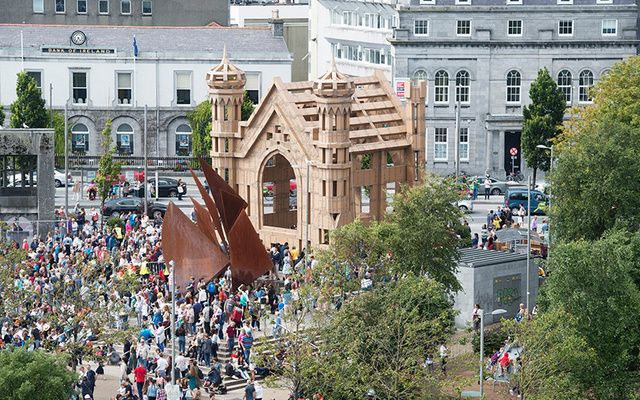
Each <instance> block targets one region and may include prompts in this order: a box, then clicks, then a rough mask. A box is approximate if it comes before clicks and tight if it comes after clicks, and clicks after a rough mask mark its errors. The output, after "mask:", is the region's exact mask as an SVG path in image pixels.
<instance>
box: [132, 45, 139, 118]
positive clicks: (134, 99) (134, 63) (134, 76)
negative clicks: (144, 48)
mask: <svg viewBox="0 0 640 400" xmlns="http://www.w3.org/2000/svg"><path fill="white" fill-rule="evenodd" d="M136 58H138V57H136V55H135V54H134V55H133V107H136V106H137V104H136V97H137V93H136V92H137V90H136V83H137V81H138V80H137V79H136Z"/></svg>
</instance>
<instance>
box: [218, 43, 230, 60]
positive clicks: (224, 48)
mask: <svg viewBox="0 0 640 400" xmlns="http://www.w3.org/2000/svg"><path fill="white" fill-rule="evenodd" d="M228 63H229V57H227V45H226V44H225V45H224V47H223V48H222V61H221V62H220V64H228Z"/></svg>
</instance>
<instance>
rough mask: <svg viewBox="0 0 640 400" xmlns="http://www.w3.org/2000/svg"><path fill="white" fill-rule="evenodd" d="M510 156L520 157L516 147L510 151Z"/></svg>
mask: <svg viewBox="0 0 640 400" xmlns="http://www.w3.org/2000/svg"><path fill="white" fill-rule="evenodd" d="M509 154H511V155H512V156H517V155H518V149H517V148H515V147H512V148H511V149H509Z"/></svg>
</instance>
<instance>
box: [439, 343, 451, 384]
mask: <svg viewBox="0 0 640 400" xmlns="http://www.w3.org/2000/svg"><path fill="white" fill-rule="evenodd" d="M448 353H449V349H447V346H445V345H444V343H442V344H441V345H440V369H441V370H442V373H443V374H444V375H445V376H446V375H447V357H449V354H448Z"/></svg>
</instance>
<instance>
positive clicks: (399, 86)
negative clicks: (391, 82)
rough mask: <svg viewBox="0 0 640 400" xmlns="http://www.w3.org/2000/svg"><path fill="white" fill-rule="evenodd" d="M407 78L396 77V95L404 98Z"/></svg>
mask: <svg viewBox="0 0 640 400" xmlns="http://www.w3.org/2000/svg"><path fill="white" fill-rule="evenodd" d="M407 81H408V79H396V96H398V97H399V98H401V99H404V98H405V94H406V88H407Z"/></svg>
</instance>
